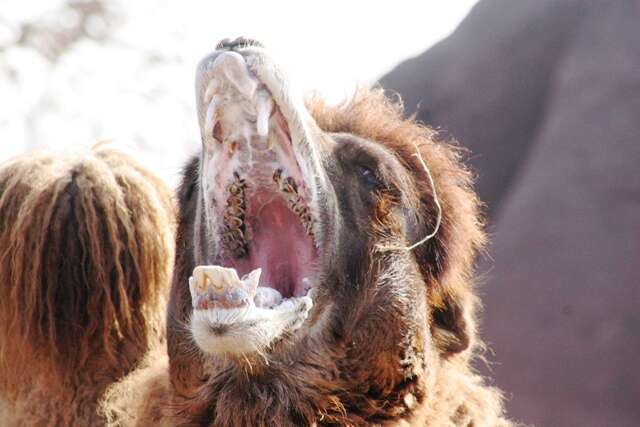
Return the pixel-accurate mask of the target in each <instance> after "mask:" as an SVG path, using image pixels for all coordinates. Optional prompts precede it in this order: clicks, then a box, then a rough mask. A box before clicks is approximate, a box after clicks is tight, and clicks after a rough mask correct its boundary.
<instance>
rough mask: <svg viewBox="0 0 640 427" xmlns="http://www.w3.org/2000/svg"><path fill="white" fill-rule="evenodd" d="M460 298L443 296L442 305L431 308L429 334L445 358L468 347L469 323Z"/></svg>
mask: <svg viewBox="0 0 640 427" xmlns="http://www.w3.org/2000/svg"><path fill="white" fill-rule="evenodd" d="M466 305H467V304H464V301H463V300H462V298H455V297H454V296H451V295H445V297H444V300H443V302H442V304H439V305H438V306H436V307H433V312H432V316H433V322H432V324H431V333H432V336H433V339H434V342H435V344H436V347H437V348H438V349H439V350H440V353H441V354H442V355H443V356H445V357H447V356H450V355H453V354H456V353H460V352H461V351H464V350H466V349H467V348H468V347H469V343H470V337H471V335H472V333H471V330H470V328H471V322H470V321H469V319H468V318H467V310H465V306H466Z"/></svg>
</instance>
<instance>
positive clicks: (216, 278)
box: [192, 265, 262, 298]
mask: <svg viewBox="0 0 640 427" xmlns="http://www.w3.org/2000/svg"><path fill="white" fill-rule="evenodd" d="M261 273H262V270H261V269H260V268H258V269H256V270H253V271H252V272H251V273H249V274H247V275H245V276H244V277H243V278H242V279H240V278H239V277H238V273H237V271H236V270H235V269H234V268H226V267H222V266H219V265H202V266H198V267H196V268H195V269H194V270H193V275H192V277H193V278H194V280H195V286H194V288H195V290H196V291H197V292H198V293H204V292H207V291H208V290H211V291H213V292H215V293H222V292H224V291H226V290H227V289H234V288H240V289H243V290H245V291H246V292H247V293H248V294H249V296H250V297H251V298H253V297H254V296H255V293H256V289H257V287H258V283H259V281H260V274H261Z"/></svg>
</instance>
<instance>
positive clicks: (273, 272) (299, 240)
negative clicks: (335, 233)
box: [241, 192, 315, 298]
mask: <svg viewBox="0 0 640 427" xmlns="http://www.w3.org/2000/svg"><path fill="white" fill-rule="evenodd" d="M247 217H248V218H249V221H248V222H249V224H248V226H249V247H250V249H249V260H248V266H246V267H247V270H248V271H250V270H251V269H254V268H258V267H261V268H262V276H261V277H260V286H269V287H272V288H274V289H276V290H278V292H280V294H281V295H282V297H283V298H289V297H291V296H301V295H303V294H304V283H303V279H304V278H305V277H309V276H310V275H311V272H312V270H313V266H312V262H313V259H314V255H315V248H314V246H313V241H312V239H311V237H310V236H309V235H307V233H306V232H305V230H304V228H303V226H302V223H301V222H300V219H299V218H298V217H297V216H296V215H295V214H294V213H293V212H292V211H291V209H289V207H288V206H287V205H286V202H285V201H284V200H283V199H282V198H281V197H279V196H276V195H274V194H273V193H266V192H265V193H258V194H255V195H254V196H253V197H252V198H251V203H250V208H249V215H247ZM243 264H244V263H243ZM242 267H244V266H241V268H242ZM242 270H244V268H242ZM242 274H245V272H244V271H242Z"/></svg>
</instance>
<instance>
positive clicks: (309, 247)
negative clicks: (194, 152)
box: [190, 50, 318, 352]
mask: <svg viewBox="0 0 640 427" xmlns="http://www.w3.org/2000/svg"><path fill="white" fill-rule="evenodd" d="M259 75H261V76H262V77H266V78H265V79H262V78H260V77H259ZM197 92H198V94H197V96H198V107H199V111H200V125H201V130H202V139H203V157H202V171H201V180H202V182H201V185H202V189H203V194H204V211H205V217H206V219H207V226H208V232H209V234H210V235H211V237H212V239H211V241H212V243H211V244H212V246H213V248H211V253H212V254H213V255H212V256H211V265H209V266H199V267H197V269H198V268H200V269H201V270H200V271H199V272H195V271H194V275H193V276H192V282H191V284H190V285H191V286H190V289H191V294H192V303H193V308H194V319H197V318H203V319H205V320H204V322H205V323H206V324H207V325H208V327H207V330H206V332H205V335H206V338H208V339H209V341H211V335H215V336H216V338H214V341H215V343H216V345H217V347H218V348H217V349H215V350H214V352H218V351H219V348H226V347H228V346H227V345H224V344H221V340H222V338H221V336H226V335H229V334H228V331H229V329H230V326H234V327H235V328H236V329H245V330H248V329H250V326H247V325H252V324H255V323H256V322H257V321H264V322H266V323H265V325H263V326H264V327H268V328H272V329H273V328H275V329H280V331H279V332H278V334H277V335H281V334H282V333H284V332H285V331H292V330H293V329H294V327H295V328H298V327H299V326H300V324H301V323H302V322H301V320H302V321H304V319H305V318H306V316H307V313H308V311H309V309H310V308H311V305H312V300H311V298H312V293H313V292H312V289H313V288H314V287H315V285H316V282H317V279H318V245H317V241H316V228H317V227H316V222H317V221H316V216H315V214H314V203H315V200H314V181H313V180H314V177H313V174H312V173H310V170H311V168H312V166H311V162H310V161H309V159H308V158H307V157H306V156H305V152H304V151H305V150H304V149H305V148H306V149H307V150H308V146H307V145H305V144H306V140H307V138H306V134H305V129H304V125H303V122H304V118H303V117H301V115H303V114H304V112H301V109H300V108H299V107H296V105H294V103H293V102H292V101H291V100H290V97H289V96H288V93H287V92H286V83H285V82H284V80H282V79H281V78H280V76H279V75H278V73H275V72H274V70H273V69H271V68H270V67H268V66H267V65H265V57H264V56H262V55H261V54H259V53H255V52H252V51H249V52H242V53H239V52H237V51H231V50H225V51H222V52H216V53H214V54H213V55H211V56H209V57H207V58H205V59H204V60H203V61H202V62H201V64H200V66H199V71H198V75H197ZM305 111H306V110H305ZM285 314H289V315H290V316H289V317H290V318H287V316H285ZM274 319H277V320H278V321H277V322H276V323H278V324H279V326H277V327H274V325H273V323H274ZM242 325H245V326H244V327H243V326H242ZM221 326H224V327H221ZM212 331H214V332H212ZM245 332H247V331H245ZM247 334H248V335H251V333H250V331H248V332H247ZM200 335H202V334H200ZM272 335H273V334H272ZM194 336H195V337H196V342H198V337H197V335H196V332H195V329H194ZM201 338H202V337H201ZM201 341H202V340H201ZM198 343H199V344H200V346H201V347H203V346H204V347H207V348H209V349H211V345H202V343H200V342H198ZM243 352H244V351H243Z"/></svg>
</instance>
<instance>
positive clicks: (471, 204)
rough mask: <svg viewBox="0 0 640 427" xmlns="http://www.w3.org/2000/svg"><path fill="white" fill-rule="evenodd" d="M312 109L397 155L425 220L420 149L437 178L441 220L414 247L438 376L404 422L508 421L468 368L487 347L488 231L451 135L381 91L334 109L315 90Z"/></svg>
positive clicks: (428, 198) (428, 195) (329, 124)
mask: <svg viewBox="0 0 640 427" xmlns="http://www.w3.org/2000/svg"><path fill="white" fill-rule="evenodd" d="M307 108H309V110H310V112H311V115H312V116H313V117H314V119H315V120H316V122H317V124H318V125H319V126H320V128H321V129H322V130H323V131H326V132H344V133H350V134H353V135H357V136H360V137H363V138H366V139H369V140H372V141H376V142H379V143H381V144H383V145H384V146H386V147H387V148H388V149H390V150H391V151H392V152H393V153H395V154H396V156H397V157H398V158H399V159H400V160H401V162H402V164H403V166H404V167H405V168H407V170H408V171H409V172H410V174H411V176H413V178H414V179H415V182H414V183H413V184H414V186H415V189H416V190H417V194H416V195H415V196H416V198H417V200H416V202H417V203H416V205H417V206H418V209H419V211H420V214H419V217H420V218H435V217H436V215H435V208H434V204H433V194H432V192H431V188H430V187H429V185H427V183H428V182H429V181H428V177H427V175H426V172H425V170H424V168H423V166H422V165H421V163H420V162H419V159H418V158H417V157H416V156H415V154H416V147H418V149H419V150H420V156H421V157H422V158H423V159H424V161H425V163H426V164H427V165H428V167H429V170H430V172H431V175H432V177H433V180H434V183H435V187H436V193H437V195H438V198H439V200H440V204H441V206H442V225H441V227H440V230H439V232H438V233H437V234H436V236H435V237H434V239H432V240H431V241H429V242H427V243H425V244H424V245H421V246H419V247H418V248H416V249H414V253H415V256H416V258H417V259H418V261H419V264H420V266H421V269H422V274H423V277H424V281H425V284H426V286H427V299H428V304H429V305H430V307H431V309H430V311H431V313H432V316H431V319H430V320H429V324H430V325H431V331H430V332H431V335H432V339H433V342H434V344H435V347H436V349H437V350H438V351H437V353H436V354H435V355H432V356H433V357H431V360H428V361H427V366H429V370H431V372H432V373H433V372H435V375H432V377H431V378H430V379H429V381H428V384H424V385H425V386H426V387H431V388H432V391H431V392H427V393H425V395H426V396H429V397H428V398H427V399H425V401H424V402H422V404H421V405H420V406H419V407H417V408H411V409H413V410H412V411H410V412H412V413H413V414H412V416H410V417H409V418H408V419H407V421H406V422H407V423H409V424H410V425H429V426H472V425H473V426H509V425H511V423H510V422H509V421H507V420H506V419H505V418H503V405H502V395H501V393H500V391H499V390H498V389H496V388H493V387H490V386H487V385H485V382H484V380H483V378H481V377H480V376H479V375H477V374H475V373H474V372H473V370H472V368H471V366H470V363H471V361H472V359H473V358H474V357H475V356H478V353H479V352H480V351H481V350H482V349H483V344H482V342H481V341H480V340H479V338H478V335H477V329H476V312H477V309H478V303H479V300H478V298H477V296H476V294H475V291H474V289H473V282H472V273H473V265H474V260H475V258H476V255H477V253H478V252H479V251H480V250H482V249H483V247H484V243H485V235H484V232H483V222H482V217H481V215H480V202H479V200H478V198H477V196H476V194H475V192H474V191H473V188H472V184H473V176H472V174H471V172H470V171H469V170H468V169H467V168H465V167H464V164H463V162H462V158H461V152H462V150H461V149H460V148H458V147H457V146H455V145H453V144H452V143H451V142H450V141H440V140H439V139H438V137H437V134H436V133H435V132H434V131H433V130H432V129H431V128H429V127H427V126H424V125H422V124H420V123H417V122H416V121H415V120H414V119H413V118H408V119H405V118H403V108H402V104H401V103H400V102H399V101H398V102H392V101H390V100H389V99H387V98H385V96H384V95H383V91H382V90H379V89H375V90H360V91H358V92H357V93H356V94H355V95H354V97H353V98H352V99H351V100H350V101H348V102H346V103H343V104H342V105H339V106H337V107H336V106H330V105H327V104H325V103H324V102H322V101H321V100H320V99H319V98H318V97H315V96H313V97H311V98H310V99H308V101H307ZM433 227H434V224H433V223H430V224H425V227H424V230H425V235H426V234H428V233H429V232H430V231H431V230H433ZM411 243H413V242H407V244H411ZM434 255H436V256H435V257H434ZM434 258H435V262H433V260H434ZM400 424H401V425H402V423H400Z"/></svg>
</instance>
